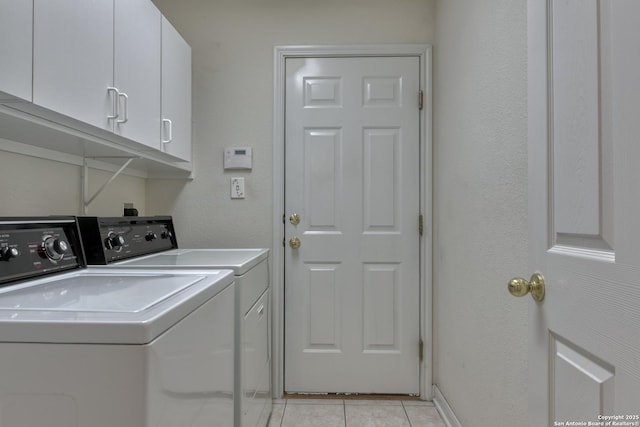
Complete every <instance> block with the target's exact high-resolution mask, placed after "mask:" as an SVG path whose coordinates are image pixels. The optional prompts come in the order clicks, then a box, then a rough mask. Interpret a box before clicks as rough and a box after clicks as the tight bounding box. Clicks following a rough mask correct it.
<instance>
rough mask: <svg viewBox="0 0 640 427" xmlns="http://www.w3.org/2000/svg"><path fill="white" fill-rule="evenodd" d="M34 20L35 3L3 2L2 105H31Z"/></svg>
mask: <svg viewBox="0 0 640 427" xmlns="http://www.w3.org/2000/svg"><path fill="white" fill-rule="evenodd" d="M32 16H33V2H32V1H26V0H2V1H0V101H13V100H16V98H19V99H23V100H26V101H31V94H32V92H31V77H32V69H31V54H32V50H31V43H32V34H33V22H32Z"/></svg>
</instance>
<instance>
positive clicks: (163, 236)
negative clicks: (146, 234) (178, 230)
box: [160, 230, 173, 239]
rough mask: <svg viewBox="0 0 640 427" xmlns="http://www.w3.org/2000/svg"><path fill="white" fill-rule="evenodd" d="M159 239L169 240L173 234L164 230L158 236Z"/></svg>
mask: <svg viewBox="0 0 640 427" xmlns="http://www.w3.org/2000/svg"><path fill="white" fill-rule="evenodd" d="M160 237H162V238H163V239H170V238H172V237H173V234H172V233H171V232H170V231H169V230H164V231H163V232H162V234H160Z"/></svg>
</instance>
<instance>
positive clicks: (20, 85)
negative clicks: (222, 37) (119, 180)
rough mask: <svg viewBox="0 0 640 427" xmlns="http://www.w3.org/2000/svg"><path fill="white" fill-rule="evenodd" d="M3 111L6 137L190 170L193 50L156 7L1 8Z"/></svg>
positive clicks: (74, 3)
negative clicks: (138, 158)
mask: <svg viewBox="0 0 640 427" xmlns="http://www.w3.org/2000/svg"><path fill="white" fill-rule="evenodd" d="M0 104H1V105H0V124H2V126H0V138H7V139H9V140H11V141H15V142H19V143H24V144H28V145H32V146H36V147H42V148H46V149H50V150H56V151H60V152H63V153H68V154H73V155H80V156H85V157H103V158H114V159H116V158H121V157H140V158H141V160H142V161H141V162H139V163H141V164H144V168H145V169H146V170H150V171H151V170H154V165H155V166H158V165H165V166H166V165H168V166H169V169H171V168H174V169H179V173H180V174H182V173H183V172H182V171H190V168H191V163H190V162H191V48H190V47H189V45H188V44H187V43H186V42H185V41H184V40H183V39H182V37H180V35H179V34H178V32H177V31H176V30H175V29H174V28H173V27H172V26H171V24H170V23H169V22H168V21H167V20H166V19H165V18H164V17H163V16H162V13H161V12H160V11H159V10H158V8H157V7H156V6H155V5H154V4H153V2H152V1H151V0H0ZM47 132H48V133H47ZM56 132H57V133H56ZM53 133H56V135H59V136H60V138H58V139H55V138H53ZM34 135H37V136H34ZM67 136H69V137H68V138H67ZM50 137H51V138H50ZM52 139H55V141H56V142H55V143H54V142H51V140H52ZM163 141H166V142H163ZM146 160H150V162H146ZM145 162H146V163H145ZM185 162H187V163H185ZM163 168H164V166H162V167H160V169H162V170H164V169H163Z"/></svg>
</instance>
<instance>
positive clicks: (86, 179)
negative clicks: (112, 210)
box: [82, 157, 139, 215]
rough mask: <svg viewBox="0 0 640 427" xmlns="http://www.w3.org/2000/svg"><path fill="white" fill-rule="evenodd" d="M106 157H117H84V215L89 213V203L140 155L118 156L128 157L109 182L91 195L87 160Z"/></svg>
mask: <svg viewBox="0 0 640 427" xmlns="http://www.w3.org/2000/svg"><path fill="white" fill-rule="evenodd" d="M105 158H109V159H113V158H116V157H89V158H87V157H85V158H84V162H83V167H82V214H83V215H87V214H88V212H89V209H88V208H89V205H90V204H91V203H92V202H93V201H94V200H95V199H96V198H97V197H98V196H99V195H100V193H102V192H103V191H104V190H105V188H107V187H108V186H109V184H111V183H112V182H113V181H114V180H115V179H116V178H117V177H118V175H120V174H121V173H122V171H124V170H125V169H126V168H127V167H128V166H129V164H131V162H132V161H134V160H135V159H138V158H139V157H117V158H122V159H126V162H124V164H123V165H122V166H121V167H120V169H118V170H117V171H115V172H114V173H113V175H112V176H111V177H110V178H109V179H108V180H107V182H105V183H104V184H102V187H100V188H99V189H98V191H96V193H95V194H94V195H93V196H91V197H89V163H88V162H87V160H89V159H92V160H100V159H105Z"/></svg>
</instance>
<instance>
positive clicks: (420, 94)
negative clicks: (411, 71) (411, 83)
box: [418, 90, 424, 110]
mask: <svg viewBox="0 0 640 427" xmlns="http://www.w3.org/2000/svg"><path fill="white" fill-rule="evenodd" d="M418 108H419V109H420V110H422V109H423V108H424V91H423V90H421V91H420V92H418Z"/></svg>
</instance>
